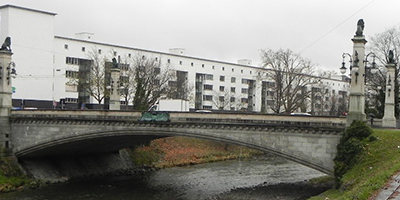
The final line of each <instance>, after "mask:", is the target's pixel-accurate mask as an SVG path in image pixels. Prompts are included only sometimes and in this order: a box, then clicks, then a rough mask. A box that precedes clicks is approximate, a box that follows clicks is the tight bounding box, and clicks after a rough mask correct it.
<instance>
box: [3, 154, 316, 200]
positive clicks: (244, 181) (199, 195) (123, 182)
mask: <svg viewBox="0 0 400 200" xmlns="http://www.w3.org/2000/svg"><path fill="white" fill-rule="evenodd" d="M322 175H323V174H322V173H320V172H317V171H315V170H313V169H310V168H307V167H304V166H301V165H298V164H295V163H293V162H289V161H286V160H283V159H280V158H259V159H255V160H246V161H240V160H239V161H237V160H236V161H225V162H216V163H208V164H200V165H193V166H185V167H174V168H169V169H163V170H159V171H154V172H151V173H147V174H137V175H135V176H119V177H106V178H97V179H91V180H81V181H74V182H70V183H65V184H57V185H52V186H49V187H46V188H41V189H37V190H30V191H22V192H14V193H10V194H4V195H2V197H1V199H2V200H3V199H4V200H36V199H37V200H39V199H40V200H44V199H49V200H50V199H51V200H83V199H85V200H88V199H93V200H94V199H95V200H109V199H119V200H125V199H126V200H130V199H140V200H146V199H149V200H150V199H151V200H153V199H157V200H164V199H165V200H166V199H168V200H170V199H181V200H203V199H224V198H225V197H226V198H228V197H229V199H235V197H237V199H243V195H247V193H248V191H246V190H235V189H236V188H252V187H255V186H257V185H263V186H265V185H274V184H278V183H293V182H298V181H303V180H307V179H311V178H314V177H318V176H322ZM283 187H285V186H283ZM249 190H251V189H249ZM288 193H290V191H288ZM264 197H265V196H263V195H261V194H260V195H259V196H258V197H257V194H255V196H252V197H251V198H250V197H249V198H248V199H263V198H264ZM279 198H284V197H282V196H280V197H279Z"/></svg>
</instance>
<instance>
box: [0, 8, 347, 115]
mask: <svg viewBox="0 0 400 200" xmlns="http://www.w3.org/2000/svg"><path fill="white" fill-rule="evenodd" d="M55 17H56V14H55V13H51V12H44V11H40V10H34V9H30V8H23V7H18V6H13V5H4V6H0V40H4V39H5V38H6V37H7V36H10V37H11V48H12V52H13V53H14V54H13V57H12V59H13V61H14V62H15V63H16V69H17V74H18V75H17V78H16V79H14V80H13V87H14V88H15V93H14V94H13V99H19V100H21V99H24V100H41V101H51V102H52V101H57V102H58V101H59V100H60V99H66V101H67V103H77V102H78V101H79V94H78V91H77V83H76V82H74V80H73V79H72V78H73V76H74V73H77V72H78V71H79V63H80V62H81V61H85V60H88V53H89V52H90V51H92V52H97V53H98V54H103V55H107V56H108V57H109V58H110V61H111V58H112V57H115V58H118V60H119V59H121V58H129V57H133V56H137V55H141V56H145V57H152V58H157V59H158V60H160V62H162V63H168V64H169V65H170V67H171V68H172V69H174V70H176V71H179V72H182V73H183V74H184V75H185V76H186V78H187V82H188V86H191V88H193V89H192V90H191V91H190V94H188V96H192V97H194V98H191V99H189V100H190V107H191V108H192V109H219V108H218V105H215V103H213V100H214V101H215V98H223V96H221V95H222V93H223V91H230V92H231V93H234V94H236V95H235V98H238V99H240V100H238V99H236V100H233V102H239V104H240V106H234V105H231V106H228V107H227V108H224V109H225V110H246V111H255V112H260V111H264V112H267V113H268V112H271V111H269V110H268V109H265V108H266V106H267V104H268V102H269V98H268V95H269V94H268V85H269V84H273V83H270V82H269V81H268V80H263V79H260V78H259V76H258V74H259V72H260V69H261V68H260V67H257V66H252V64H251V61H250V60H239V61H238V63H229V62H223V61H216V60H210V59H204V58H197V57H192V56H186V55H185V49H183V48H173V49H170V50H169V52H161V51H160V52H157V51H150V50H146V49H138V48H133V47H126V46H120V45H114V44H108V43H104V42H98V41H95V40H94V38H95V35H94V34H92V33H78V34H76V35H75V36H71V37H70V36H68V37H67V36H59V35H55V33H54V23H55V20H54V19H55ZM315 78H316V79H318V80H319V81H318V85H321V83H323V84H324V85H327V86H329V93H330V94H339V95H340V96H342V97H343V99H347V94H348V90H349V83H348V80H343V78H342V77H341V76H340V77H338V78H331V79H327V78H319V77H315ZM316 87H319V86H316ZM318 91H319V90H315V92H313V95H314V96H318V94H317V93H318ZM319 92H320V91H319ZM320 93H321V92H320ZM216 94H219V95H220V96H219V97H216V96H215V95H216ZM320 98H323V97H320ZM325 98H326V97H325ZM85 101H89V102H86V103H96V102H95V101H94V99H93V98H89V100H85ZM307 101H310V102H309V104H310V103H311V102H312V100H310V99H309V100H307ZM128 103H129V102H128ZM312 105H314V106H308V107H309V108H307V112H313V113H314V112H315V110H317V109H321V108H318V106H315V102H314V103H313V104H312ZM316 107H317V108H316Z"/></svg>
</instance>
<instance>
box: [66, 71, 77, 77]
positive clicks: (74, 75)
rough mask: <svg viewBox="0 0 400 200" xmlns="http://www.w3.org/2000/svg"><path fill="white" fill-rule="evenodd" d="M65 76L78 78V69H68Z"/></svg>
mask: <svg viewBox="0 0 400 200" xmlns="http://www.w3.org/2000/svg"><path fill="white" fill-rule="evenodd" d="M65 77H67V78H78V72H77V71H70V70H67V71H66V72H65Z"/></svg>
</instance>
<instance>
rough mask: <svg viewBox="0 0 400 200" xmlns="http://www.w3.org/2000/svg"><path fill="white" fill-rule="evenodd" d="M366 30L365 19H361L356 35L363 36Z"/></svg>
mask: <svg viewBox="0 0 400 200" xmlns="http://www.w3.org/2000/svg"><path fill="white" fill-rule="evenodd" d="M363 31H364V20H363V19H359V20H358V22H357V31H356V36H362V35H363Z"/></svg>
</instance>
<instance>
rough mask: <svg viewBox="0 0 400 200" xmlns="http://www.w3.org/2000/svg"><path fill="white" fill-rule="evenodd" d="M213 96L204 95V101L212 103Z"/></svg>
mask: <svg viewBox="0 0 400 200" xmlns="http://www.w3.org/2000/svg"><path fill="white" fill-rule="evenodd" d="M212 100H213V96H212V95H203V101H212Z"/></svg>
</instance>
